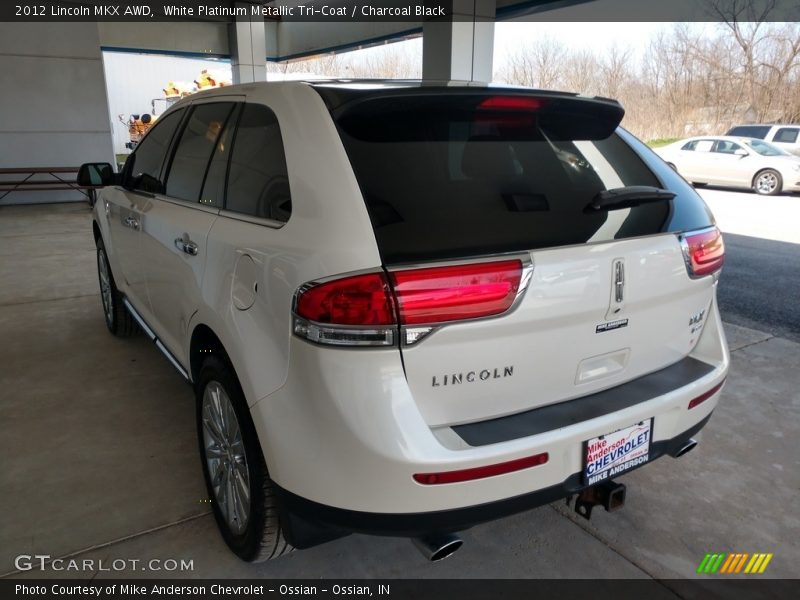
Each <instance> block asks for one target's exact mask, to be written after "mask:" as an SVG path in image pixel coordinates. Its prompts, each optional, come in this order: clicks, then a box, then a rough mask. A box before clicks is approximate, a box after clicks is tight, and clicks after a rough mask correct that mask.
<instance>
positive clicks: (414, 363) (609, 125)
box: [338, 92, 713, 426]
mask: <svg viewBox="0 0 800 600" xmlns="http://www.w3.org/2000/svg"><path fill="white" fill-rule="evenodd" d="M430 94H431V93H430V92H429V93H428V95H426V96H424V97H404V98H398V99H396V100H379V99H376V100H375V101H374V102H375V103H376V105H375V106H374V107H368V106H366V105H368V104H369V102H368V101H366V102H361V103H360V105H359V106H358V107H356V108H353V109H351V111H349V113H348V111H346V110H342V114H340V115H339V119H338V123H339V129H340V133H341V135H342V139H343V141H344V144H345V148H346V150H347V152H348V155H349V157H350V160H351V163H352V164H353V166H354V169H355V172H356V175H357V177H358V179H359V183H360V185H361V188H362V191H363V193H364V198H365V201H366V203H367V207H368V210H369V212H370V215H371V218H372V222H373V227H374V231H375V235H376V239H377V243H378V247H379V249H380V251H381V255H382V258H383V260H384V263H385V264H386V268H387V270H388V271H389V272H390V275H391V274H392V273H396V272H402V273H404V274H405V275H404V278H406V279H407V278H409V276H408V275H407V274H408V272H409V271H411V272H413V271H416V270H421V271H420V273H422V275H420V276H419V277H414V276H413V275H411V276H410V278H411V279H416V281H417V284H418V285H417V288H416V289H415V290H414V291H413V293H414V294H416V296H415V297H416V298H417V300H418V301H419V302H420V303H421V304H424V303H426V302H427V303H429V304H431V305H432V304H433V303H434V302H435V298H444V301H445V302H450V301H451V300H452V297H453V294H458V293H459V292H458V289H457V288H454V289H453V290H451V292H452V294H450V292H448V291H447V290H442V289H440V288H439V287H438V283H437V282H435V281H434V282H433V283H430V282H431V281H433V280H432V279H430V278H428V277H427V276H426V275H425V274H424V269H428V268H430V267H432V266H437V267H438V266H441V265H453V264H464V263H466V264H474V263H476V262H489V263H491V262H492V261H505V260H509V259H520V260H521V261H522V263H523V264H524V265H525V267H526V270H527V271H529V276H530V279H529V280H528V282H527V285H523V287H522V289H520V290H518V292H519V297H518V298H517V302H516V304H515V305H514V307H513V308H512V310H510V311H509V312H507V313H505V314H503V315H502V316H499V317H494V318H484V319H473V320H464V321H456V322H449V323H446V324H437V323H436V322H435V320H436V319H435V318H433V321H434V322H432V323H430V324H429V326H425V325H426V324H425V323H417V325H415V326H414V327H408V328H407V329H406V330H405V331H404V332H403V333H401V338H402V339H403V345H402V347H401V352H402V354H403V363H404V366H405V371H406V377H407V379H408V383H409V385H410V387H411V389H412V392H413V395H414V398H415V400H416V402H417V403H418V405H419V407H420V409H421V411H422V413H423V414H424V416H425V418H426V419H427V421H428V423H429V424H431V425H434V426H437V425H453V424H457V423H466V422H472V421H479V420H483V419H487V418H491V417H497V416H500V415H507V414H511V413H515V412H520V411H523V410H528V409H531V408H534V407H538V406H544V405H547V404H552V403H556V402H560V401H564V400H567V399H571V398H575V397H579V396H583V395H586V394H590V393H592V392H595V391H597V390H600V389H603V388H608V387H612V386H615V385H618V384H620V383H622V382H624V381H627V380H630V379H632V378H635V377H638V376H641V375H643V374H646V373H649V372H652V371H655V370H658V369H661V368H663V367H666V366H668V365H670V364H672V363H674V362H676V361H678V360H680V359H681V358H682V357H683V356H685V355H686V354H688V353H689V352H690V351H691V349H692V347H693V345H694V343H695V342H696V337H697V334H696V332H693V331H692V330H691V328H690V327H689V322H690V319H691V318H692V317H693V316H696V315H699V314H707V311H708V308H709V305H710V303H711V300H712V296H713V281H711V278H706V279H705V280H692V279H690V278H689V276H688V274H687V270H686V267H685V265H684V258H683V254H682V251H681V245H680V242H679V239H678V237H677V235H676V232H678V231H682V230H685V229H692V228H699V227H707V226H709V225H711V221H710V217H709V214H708V212H707V210H706V209H705V207H704V205H703V203H702V201H701V200H700V199H699V198H698V196H697V195H696V193H695V192H694V191H693V190H692V189H691V188H690V187H689V186H688V185H686V183H685V182H684V181H683V180H682V179H681V178H680V177H678V176H677V175H676V174H675V173H674V172H673V171H672V170H671V169H669V168H668V167H667V166H666V165H664V164H663V163H662V162H661V161H658V160H657V159H656V158H655V156H654V155H652V154H650V152H649V150H647V149H646V148H645V147H644V145H643V144H641V142H638V140H635V138H633V137H632V136H630V135H629V134H627V133H626V132H624V131H622V130H619V131H617V132H615V127H616V125H617V123H618V122H619V118H620V117H621V114H617V115H614V114H612V111H611V110H610V108H609V107H608V106H607V105H606V104H605V103H603V102H601V101H591V100H578V99H571V100H569V101H564V102H561V101H560V100H559V99H553V98H552V97H544V98H536V97H531V98H524V97H520V96H518V95H511V96H504V95H500V96H494V95H488V96H486V95H483V96H479V95H476V96H474V97H472V96H469V95H468V94H467V93H466V92H465V93H463V94H462V95H458V96H455V95H454V96H450V97H446V96H443V97H440V98H433V97H431V95H430ZM485 94H497V92H486V93H485ZM373 116H374V118H373ZM633 146H636V147H637V149H638V150H637V151H635V150H634V149H633ZM640 153H641V154H649V155H650V157H651V158H650V160H649V161H648V162H646V161H645V160H643V158H642V156H641V155H640ZM655 169H659V172H658V174H656V172H655ZM626 186H652V187H655V188H661V187H665V186H666V187H668V188H669V189H671V190H673V191H676V193H677V196H676V197H675V198H674V199H672V200H660V201H657V202H648V203H641V204H639V203H636V202H633V203H630V204H622V205H615V206H613V207H612V208H607V209H596V208H593V203H594V202H595V201H596V199H597V197H598V194H599V193H600V192H602V191H604V190H609V189H614V188H622V187H626ZM429 273H430V271H429ZM396 277H397V276H396V275H395V278H396ZM485 281H486V283H487V285H494V283H492V281H491V276H489V278H488V279H486V280H485ZM420 282H421V283H420ZM523 282H525V277H523ZM498 283H502V282H501V281H500V278H499V277H498ZM396 289H397V287H396ZM448 294H450V297H447V295H448ZM400 304H401V308H400V310H401V314H402V310H403V308H402V304H403V302H402V300H401V301H400Z"/></svg>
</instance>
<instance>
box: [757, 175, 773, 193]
mask: <svg viewBox="0 0 800 600" xmlns="http://www.w3.org/2000/svg"><path fill="white" fill-rule="evenodd" d="M776 187H778V178H777V177H776V176H775V173H762V174H761V175H759V176H758V179H756V190H757V191H758V192H759V193H761V194H769V193H770V192H774V191H775V188H776Z"/></svg>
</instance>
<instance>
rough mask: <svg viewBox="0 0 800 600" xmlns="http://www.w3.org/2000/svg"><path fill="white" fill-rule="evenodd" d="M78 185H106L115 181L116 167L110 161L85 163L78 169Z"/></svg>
mask: <svg viewBox="0 0 800 600" xmlns="http://www.w3.org/2000/svg"><path fill="white" fill-rule="evenodd" d="M77 181H78V185H81V186H106V185H113V183H114V169H113V168H112V167H111V165H110V164H108V163H84V164H82V165H81V168H80V169H78V177H77Z"/></svg>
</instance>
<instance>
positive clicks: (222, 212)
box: [218, 208, 288, 229]
mask: <svg viewBox="0 0 800 600" xmlns="http://www.w3.org/2000/svg"><path fill="white" fill-rule="evenodd" d="M218 213H219V216H220V217H227V218H228V219H235V220H237V221H244V222H245V223H252V224H253V225H262V226H264V227H269V228H270V229H283V226H284V225H286V223H288V221H276V220H275V219H265V218H263V217H254V216H252V215H248V214H245V213H238V212H236V211H233V210H228V209H227V208H221V209H219V210H218Z"/></svg>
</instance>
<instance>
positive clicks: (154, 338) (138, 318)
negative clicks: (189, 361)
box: [122, 298, 192, 383]
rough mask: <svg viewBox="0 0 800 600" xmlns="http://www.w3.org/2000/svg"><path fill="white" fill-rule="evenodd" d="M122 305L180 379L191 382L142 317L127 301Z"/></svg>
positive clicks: (124, 300)
mask: <svg viewBox="0 0 800 600" xmlns="http://www.w3.org/2000/svg"><path fill="white" fill-rule="evenodd" d="M122 303H123V304H124V305H125V308H127V309H128V312H129V313H131V316H132V317H133V318H134V319H135V320H136V322H137V323H138V324H139V327H141V328H142V331H144V333H145V335H147V337H149V338H150V339H151V340H152V341H153V342H154V343H155V345H156V348H158V349H159V350H160V351H161V354H163V355H164V356H166V357H167V360H168V361H169V362H170V363H172V366H173V367H175V370H176V371H178V373H180V374H181V377H183V378H184V379H185V380H186V381H187V382H188V383H191V382H192V380H191V379H189V374H188V373H187V372H186V369H184V368H183V367H182V366H181V363H179V362H178V359H177V358H175V357H174V356H173V355H172V352H170V351H169V350H167V347H166V346H165V345H164V344H163V343H162V342H161V340H160V339H158V336H157V335H156V334H155V332H154V331H153V330H152V329H150V326H149V325H148V324H147V323H146V322H145V320H144V319H143V318H142V316H141V315H140V314H139V313H138V312H136V309H135V308H133V305H132V304H131V303H130V302H128V299H127V298H123V299H122Z"/></svg>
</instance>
